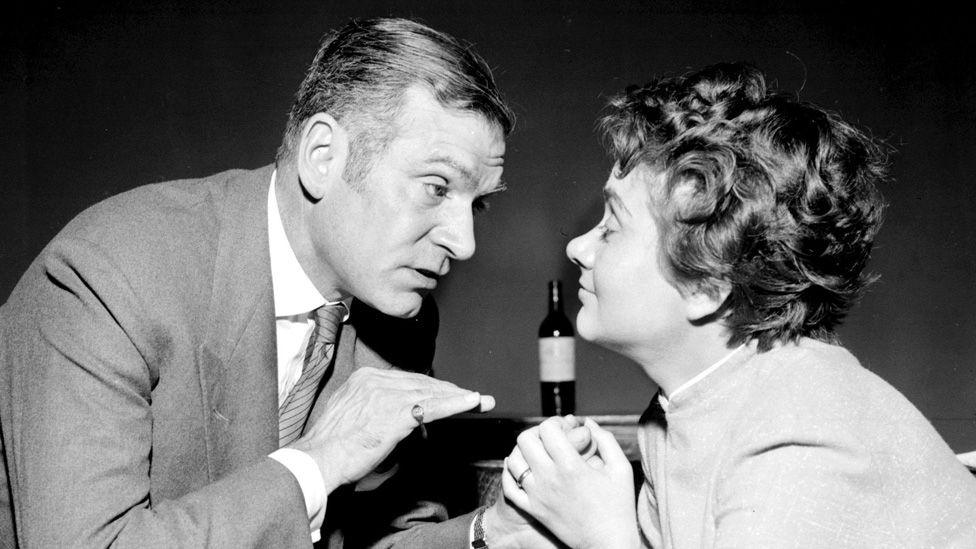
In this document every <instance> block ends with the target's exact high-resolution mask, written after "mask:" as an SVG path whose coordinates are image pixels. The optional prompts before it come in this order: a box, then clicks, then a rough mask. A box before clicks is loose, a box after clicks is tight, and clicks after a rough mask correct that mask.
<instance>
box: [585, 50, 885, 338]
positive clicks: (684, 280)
mask: <svg viewBox="0 0 976 549" xmlns="http://www.w3.org/2000/svg"><path fill="white" fill-rule="evenodd" d="M600 126H601V129H602V131H603V133H604V136H605V138H606V140H607V147H608V150H609V152H610V155H611V156H612V158H613V160H614V163H615V166H616V173H615V175H616V176H617V177H624V176H625V175H626V174H628V173H629V172H630V171H631V170H633V169H635V168H637V167H638V166H643V167H646V168H650V170H651V172H650V173H653V174H660V175H663V178H656V177H655V178H649V180H651V179H653V180H654V181H663V182H664V183H663V184H662V185H660V186H659V187H660V188H655V189H650V196H651V197H652V202H653V203H655V204H657V206H658V207H656V208H655V209H656V210H657V211H656V212H655V215H656V217H657V218H658V220H659V221H660V225H661V228H660V230H661V233H662V237H661V238H662V254H663V258H664V261H663V264H664V265H666V269H667V270H668V275H669V276H670V277H671V279H672V281H673V282H674V283H675V285H676V286H677V287H678V288H679V289H682V290H688V289H696V290H701V291H706V292H709V293H711V294H712V295H717V294H718V292H720V289H722V288H727V289H728V290H729V295H728V298H727V299H726V301H725V303H724V306H723V309H722V311H721V314H722V315H723V320H724V322H725V324H726V325H727V327H728V328H729V331H730V344H733V345H735V344H739V343H742V342H747V341H752V340H756V341H757V342H758V346H759V349H760V350H761V351H765V350H768V349H769V348H770V347H771V346H772V345H773V344H774V343H776V342H779V341H791V340H796V339H798V338H800V337H804V336H806V337H812V338H816V339H820V340H825V341H834V340H835V339H836V336H835V329H836V327H837V325H838V324H839V323H840V321H841V320H842V319H843V317H844V315H845V314H846V313H847V311H848V309H849V308H850V307H851V305H853V303H854V301H855V300H856V299H857V297H858V295H859V294H860V293H861V291H862V290H863V288H864V287H865V286H866V285H867V284H868V283H869V282H871V281H872V280H873V277H871V276H868V275H866V274H864V273H863V270H864V267H865V264H866V263H867V260H868V257H869V255H870V252H871V246H872V243H873V242H874V237H875V234H876V233H877V232H878V228H879V227H880V225H881V218H882V211H883V208H884V204H883V201H882V198H881V196H880V194H879V192H878V190H877V188H876V183H878V182H879V181H880V180H882V179H883V178H884V164H885V158H884V155H883V151H882V148H881V147H880V146H879V144H878V143H876V142H875V141H874V140H872V139H871V138H869V137H868V136H866V135H865V134H864V133H862V132H860V131H858V130H857V129H855V128H854V127H852V126H851V125H849V124H847V123H846V122H844V121H843V120H841V119H840V118H839V117H838V116H837V115H836V114H833V113H830V112H827V111H825V110H823V109H821V108H819V107H816V106H814V105H810V104H806V103H802V102H799V101H796V100H795V99H792V98H790V97H787V96H786V95H783V94H777V93H770V92H767V89H766V83H765V80H764V78H763V75H762V73H760V72H759V71H758V70H756V69H755V68H753V67H750V66H748V65H744V64H730V63H726V64H719V65H713V66H710V67H707V68H705V69H703V70H701V71H698V72H695V73H692V74H689V75H686V76H683V77H678V78H671V79H664V80H658V81H655V82H652V83H651V84H648V85H646V86H643V87H635V86H632V87H629V88H627V90H626V91H625V92H624V93H623V94H621V95H619V96H617V97H615V98H613V99H612V100H611V101H610V104H609V106H608V112H607V114H606V115H605V116H604V117H603V119H602V120H601V121H600Z"/></svg>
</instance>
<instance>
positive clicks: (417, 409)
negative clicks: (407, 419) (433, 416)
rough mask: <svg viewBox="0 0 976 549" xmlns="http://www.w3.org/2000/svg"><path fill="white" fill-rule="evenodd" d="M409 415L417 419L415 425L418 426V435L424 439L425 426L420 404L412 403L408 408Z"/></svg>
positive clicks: (422, 409) (422, 408)
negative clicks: (411, 406)
mask: <svg viewBox="0 0 976 549" xmlns="http://www.w3.org/2000/svg"><path fill="white" fill-rule="evenodd" d="M410 415H411V416H413V418H414V419H415V420H417V425H419V426H420V436H421V437H422V438H424V439H426V438H427V427H426V426H425V425H424V407H423V406H421V405H420V404H414V405H413V408H410Z"/></svg>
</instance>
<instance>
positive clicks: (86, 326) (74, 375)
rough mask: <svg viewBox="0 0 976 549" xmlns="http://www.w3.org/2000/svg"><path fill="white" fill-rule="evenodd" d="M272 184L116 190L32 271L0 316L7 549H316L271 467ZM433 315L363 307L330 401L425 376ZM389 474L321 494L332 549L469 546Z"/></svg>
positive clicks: (459, 530)
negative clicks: (363, 374) (341, 392)
mask: <svg viewBox="0 0 976 549" xmlns="http://www.w3.org/2000/svg"><path fill="white" fill-rule="evenodd" d="M270 177H271V168H270V167H266V168H263V169H260V170H256V171H253V172H249V171H230V172H225V173H221V174H217V175H215V176H212V177H210V178H206V179H203V180H186V181H176V182H169V183H162V184H157V185H149V186H145V187H140V188H137V189H135V190H132V191H129V192H127V193H123V194H121V195H119V196H116V197H113V198H110V199H108V200H106V201H104V202H102V203H100V204H98V205H96V206H94V207H92V208H90V209H89V210H87V211H85V212H83V213H82V214H81V215H79V216H78V217H77V218H76V219H75V220H73V221H72V222H71V223H69V225H68V226H67V227H66V228H65V229H64V230H63V231H62V232H61V233H60V234H59V235H58V236H57V237H56V238H55V239H54V240H53V241H52V242H51V243H50V244H49V245H48V246H47V247H46V248H45V250H44V251H43V252H42V253H41V255H40V256H39V257H38V258H37V260H35V262H34V263H33V264H32V265H31V267H30V268H29V270H28V272H27V273H26V274H25V275H24V277H23V279H22V280H21V281H20V283H19V284H18V286H17V287H16V288H15V290H14V292H13V293H12V295H11V296H10V298H9V300H8V301H7V303H6V304H5V305H4V306H3V307H2V308H0V320H2V323H0V330H2V332H0V334H2V344H0V353H2V356H0V429H2V435H3V436H2V446H3V450H4V452H3V454H4V457H5V466H6V467H5V469H6V475H7V476H8V482H9V485H8V490H7V491H4V490H2V489H0V539H2V540H3V542H4V544H7V545H11V546H12V545H14V543H13V528H16V535H17V540H18V541H19V543H20V545H21V546H22V547H55V546H107V545H110V544H116V545H118V546H125V547H128V546H133V547H150V546H152V547H156V546H158V547H178V546H180V547H182V546H194V547H200V546H234V547H257V546H274V547H303V546H309V545H310V539H309V533H308V520H307V516H306V512H305V508H304V503H303V498H302V495H301V492H300V489H299V486H298V483H297V482H296V481H295V479H294V478H293V477H292V475H291V473H290V472H289V471H288V470H287V469H286V468H284V467H283V466H282V465H280V464H279V463H278V462H276V461H274V460H272V459H270V458H268V457H267V455H268V454H269V453H271V452H273V451H274V450H276V449H277V437H278V426H277V373H276V368H277V366H276V364H277V361H276V353H275V326H274V302H273V296H272V287H271V275H270V267H269V260H268V237H267V191H268V184H269V181H270ZM432 305H433V303H432V302H430V303H429V304H428V305H427V306H426V307H425V309H424V311H425V312H424V313H422V314H421V315H420V317H419V318H418V319H413V320H397V319H392V318H389V317H385V316H383V315H381V314H379V313H377V312H375V311H372V310H370V309H368V308H366V307H365V306H364V305H363V304H361V303H356V304H354V307H353V316H352V318H351V321H352V325H347V326H345V327H344V328H343V330H342V333H341V335H340V340H339V343H338V348H337V351H336V365H335V372H336V373H335V375H334V378H333V379H332V380H330V382H329V385H327V387H332V388H334V387H335V386H337V385H338V384H339V383H341V381H343V379H344V377H345V376H348V374H349V373H350V372H351V371H352V370H353V369H355V368H358V367H361V366H364V365H371V366H377V367H390V364H391V363H392V364H396V365H397V366H399V367H404V368H409V369H413V370H418V371H428V370H429V365H430V361H431V357H432V355H433V337H434V335H435V333H436V309H433V308H432ZM323 400H324V399H320V401H319V402H320V403H321V402H322V401H323ZM312 413H313V414H315V413H316V411H315V410H313V412H312ZM397 476H401V477H405V480H404V481H390V482H388V483H387V484H388V486H387V485H384V486H383V487H381V489H378V490H376V491H374V492H373V493H368V494H366V493H353V492H352V490H345V492H348V493H337V494H333V496H334V497H333V496H330V499H329V504H328V511H329V514H328V515H327V518H326V530H327V531H325V532H324V534H325V538H326V540H331V541H327V542H325V543H328V544H330V546H334V545H339V544H341V543H342V539H343V538H346V539H347V540H356V541H353V542H347V544H346V545H347V546H359V545H360V544H361V545H371V544H374V543H377V544H381V545H390V544H393V543H400V544H403V545H405V546H416V547H436V546H445V547H447V546H452V547H457V546H463V545H465V540H466V536H467V530H466V529H467V517H462V518H460V519H457V520H455V521H449V522H447V523H444V524H441V525H433V526H426V527H425V526H419V525H421V524H422V523H424V522H425V521H427V520H436V519H442V518H444V513H443V508H441V507H437V506H434V505H431V504H428V503H421V504H417V503H416V502H417V501H418V499H420V498H421V497H422V496H413V497H406V496H407V495H405V494H402V493H395V491H396V489H397V488H398V487H399V488H404V487H407V488H417V486H418V484H419V485H420V486H422V485H423V483H417V482H414V481H416V480H417V479H418V478H419V477H416V476H410V474H409V470H403V469H401V472H400V474H398V475H397ZM0 481H3V478H0ZM340 492H342V491H340ZM369 497H373V498H376V499H378V500H379V501H381V502H382V504H375V505H372V506H370V505H369V504H365V503H364V502H363V499H364V498H366V499H368V498H369ZM346 501H348V502H349V505H350V506H351V507H348V508H345V509H344V508H343V507H344V502H346ZM352 506H357V507H352ZM11 507H12V508H13V513H11V512H10V508H11ZM352 508H356V509H359V508H362V509H376V510H377V511H376V512H372V513H366V514H363V513H350V512H349V509H352ZM373 519H375V520H373ZM380 520H381V521H383V522H385V523H386V524H385V525H378V524H376V523H375V522H376V521H380ZM391 524H392V526H391ZM391 528H392V529H391ZM397 529H401V530H404V531H402V532H400V533H395V530H397ZM391 532H392V535H387V534H391Z"/></svg>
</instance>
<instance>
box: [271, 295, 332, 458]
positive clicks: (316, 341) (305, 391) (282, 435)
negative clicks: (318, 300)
mask: <svg viewBox="0 0 976 549" xmlns="http://www.w3.org/2000/svg"><path fill="white" fill-rule="evenodd" d="M313 314H314V315H315V328H313V330H312V335H311V337H309V339H308V347H306V349H305V365H304V367H303V368H302V375H301V376H300V377H299V378H298V382H297V383H295V387H294V388H292V390H291V392H290V393H288V396H287V397H286V398H285V401H284V402H282V403H281V405H280V406H278V447H279V448H281V447H283V446H285V445H287V444H290V443H292V442H294V441H295V440H297V439H298V437H300V436H301V435H302V431H303V430H304V429H305V422H306V421H307V420H308V412H309V410H310V409H311V408H312V403H314V402H315V393H316V392H317V391H318V388H319V383H320V382H321V381H322V376H323V375H325V372H326V370H328V369H329V365H330V364H331V363H332V355H333V350H334V349H335V340H336V332H337V331H338V329H339V324H340V323H341V322H342V318H343V317H344V316H345V315H346V306H345V305H344V304H341V303H340V304H338V305H336V304H331V305H323V306H321V307H319V308H318V309H315V311H314V313H313Z"/></svg>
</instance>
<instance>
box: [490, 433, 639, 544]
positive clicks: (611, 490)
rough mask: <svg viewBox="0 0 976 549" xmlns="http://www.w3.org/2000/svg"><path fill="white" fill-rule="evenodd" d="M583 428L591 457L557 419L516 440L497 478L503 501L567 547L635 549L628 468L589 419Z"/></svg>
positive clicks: (611, 441) (616, 447) (612, 442)
mask: <svg viewBox="0 0 976 549" xmlns="http://www.w3.org/2000/svg"><path fill="white" fill-rule="evenodd" d="M584 426H585V427H586V428H587V429H589V431H590V435H591V437H592V441H593V443H594V445H595V450H596V454H595V455H591V456H585V455H584V456H581V455H580V452H579V451H578V450H577V449H576V448H575V447H574V445H573V444H572V443H571V442H570V440H569V438H568V437H567V431H566V429H565V428H564V425H563V420H561V419H560V418H550V419H547V420H546V421H544V422H543V423H542V424H541V425H539V428H538V429H530V430H528V431H525V432H523V433H522V434H521V435H519V438H518V446H517V447H516V448H515V449H514V450H513V451H512V454H511V455H510V456H509V457H508V459H507V465H506V469H507V471H508V472H507V473H503V474H502V490H503V492H504V494H505V497H507V498H508V499H509V500H510V501H511V502H512V503H514V504H515V505H517V506H518V507H519V508H521V509H522V510H524V511H525V512H527V513H528V514H529V515H531V516H532V517H534V518H535V519H536V520H538V521H539V522H540V523H541V524H542V525H544V526H545V527H546V528H548V529H549V530H550V531H551V532H552V533H553V534H554V535H555V536H557V537H558V538H559V539H560V540H562V541H563V542H564V543H566V544H567V545H569V546H571V547H577V548H587V549H589V548H597V547H599V548H609V547H628V548H630V547H637V546H638V544H639V541H638V533H637V515H636V503H635V499H634V480H633V470H632V468H631V465H630V462H629V461H628V460H627V457H626V456H625V455H624V452H623V450H621V448H620V445H619V444H617V441H616V439H614V437H613V434H612V433H610V432H609V431H607V430H605V429H603V428H601V427H600V426H599V425H597V424H596V422H594V421H593V420H591V419H587V420H586V422H585V423H584ZM526 471H528V472H527V473H526Z"/></svg>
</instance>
